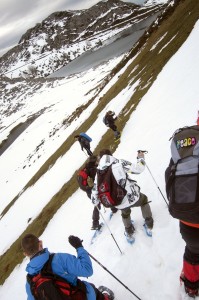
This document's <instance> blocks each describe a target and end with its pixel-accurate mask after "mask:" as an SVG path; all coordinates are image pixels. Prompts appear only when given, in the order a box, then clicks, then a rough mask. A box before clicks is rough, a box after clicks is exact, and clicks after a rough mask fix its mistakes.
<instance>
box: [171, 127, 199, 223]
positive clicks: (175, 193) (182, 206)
mask: <svg viewBox="0 0 199 300" xmlns="http://www.w3.org/2000/svg"><path fill="white" fill-rule="evenodd" d="M171 156H172V160H171V165H170V166H169V168H168V169H167V170H168V174H167V182H166V192H167V197H168V200H169V212H170V214H171V215H172V216H173V217H174V218H177V219H180V220H182V221H185V222H190V223H195V224H197V223H199V126H197V125H195V126H190V127H183V128H180V129H178V130H177V131H176V132H175V133H174V135H173V137H172V142H171Z"/></svg>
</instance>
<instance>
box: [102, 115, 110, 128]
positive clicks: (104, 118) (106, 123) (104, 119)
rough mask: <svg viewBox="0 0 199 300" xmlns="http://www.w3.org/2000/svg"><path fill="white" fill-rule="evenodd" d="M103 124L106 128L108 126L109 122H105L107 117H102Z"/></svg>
mask: <svg viewBox="0 0 199 300" xmlns="http://www.w3.org/2000/svg"><path fill="white" fill-rule="evenodd" d="M103 123H104V124H105V125H106V126H108V125H109V122H108V120H107V117H106V116H104V117H103Z"/></svg>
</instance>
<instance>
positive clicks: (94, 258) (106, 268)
mask: <svg viewBox="0 0 199 300" xmlns="http://www.w3.org/2000/svg"><path fill="white" fill-rule="evenodd" d="M87 253H88V252H87ZM88 255H89V256H90V257H91V258H92V259H93V260H94V261H95V262H96V263H98V264H99V265H100V267H102V268H103V269H104V270H105V271H107V272H108V273H109V274H110V275H111V276H113V277H114V278H115V279H116V280H117V281H119V283H120V284H121V285H123V286H124V287H125V288H126V289H127V290H128V291H129V292H130V293H131V294H133V295H134V296H135V297H136V298H137V299H139V300H141V298H139V297H138V296H137V295H136V294H135V293H134V292H132V291H131V290H130V289H129V288H128V287H127V286H126V285H125V284H124V283H123V282H121V281H120V280H119V279H118V278H117V277H116V276H115V275H114V274H113V273H111V272H110V271H109V270H108V269H107V268H106V267H105V266H103V265H102V264H101V263H100V262H99V261H98V260H97V259H96V258H95V257H93V256H92V255H91V254H90V253H88Z"/></svg>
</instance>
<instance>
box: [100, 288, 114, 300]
mask: <svg viewBox="0 0 199 300" xmlns="http://www.w3.org/2000/svg"><path fill="white" fill-rule="evenodd" d="M98 290H99V291H100V292H101V293H102V294H103V296H104V300H113V299H114V298H115V296H114V293H113V291H111V290H110V289H109V288H107V287H105V286H103V285H101V286H99V287H98Z"/></svg>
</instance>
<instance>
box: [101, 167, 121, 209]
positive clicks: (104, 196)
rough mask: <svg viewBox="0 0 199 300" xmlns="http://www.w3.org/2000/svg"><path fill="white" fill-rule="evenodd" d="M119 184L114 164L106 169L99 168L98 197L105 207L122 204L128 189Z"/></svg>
mask: <svg viewBox="0 0 199 300" xmlns="http://www.w3.org/2000/svg"><path fill="white" fill-rule="evenodd" d="M125 185H126V182H125V184H124V187H122V186H121V185H119V184H118V183H117V181H116V179H115V177H114V175H113V172H112V165H110V166H109V167H107V168H106V169H105V170H97V189H98V198H99V200H100V202H101V203H102V204H103V205H104V206H105V207H113V206H117V205H120V204H121V203H122V200H123V199H124V197H125V195H126V193H127V191H126V190H125Z"/></svg>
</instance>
